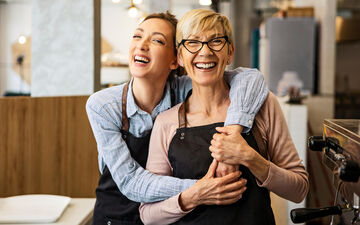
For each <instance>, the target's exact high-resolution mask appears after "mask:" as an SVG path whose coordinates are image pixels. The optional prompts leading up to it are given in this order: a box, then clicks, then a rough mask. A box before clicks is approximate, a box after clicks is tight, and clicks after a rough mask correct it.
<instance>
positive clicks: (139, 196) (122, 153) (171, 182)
mask: <svg viewBox="0 0 360 225" xmlns="http://www.w3.org/2000/svg"><path fill="white" fill-rule="evenodd" d="M86 111H87V114H88V118H89V121H90V124H91V127H92V130H93V133H94V136H95V139H96V142H97V148H98V153H99V162H102V161H103V163H104V164H105V165H106V166H107V167H108V168H109V170H110V173H111V175H112V178H113V180H114V181H115V183H116V185H117V186H118V188H119V190H120V192H121V193H122V194H124V195H125V196H126V197H127V198H129V199H130V200H132V201H136V202H146V203H148V202H156V201H162V200H165V199H168V198H170V197H172V196H175V195H177V194H179V193H180V192H182V191H184V190H186V189H187V188H189V187H191V186H192V185H193V184H194V183H195V181H194V180H185V179H184V180H181V179H178V178H174V177H169V176H159V175H155V174H152V173H150V172H149V171H147V170H145V169H144V168H142V167H141V166H140V165H139V164H138V163H137V162H136V161H135V160H134V159H133V158H132V157H131V155H130V151H129V149H128V147H127V145H126V143H125V141H124V140H123V139H122V135H121V132H120V128H121V124H117V123H119V122H118V120H116V119H114V118H115V117H116V116H117V117H118V116H119V112H115V111H114V109H111V108H110V107H109V108H105V107H100V106H99V104H98V103H97V101H96V99H95V98H94V97H92V96H91V97H90V98H89V100H88V101H87V104H86ZM120 115H121V112H120ZM120 121H121V119H120ZM144 151H148V149H144ZM100 164H101V163H100ZM100 170H101V165H100ZM101 172H102V171H101Z"/></svg>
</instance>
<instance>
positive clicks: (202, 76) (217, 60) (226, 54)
mask: <svg viewBox="0 0 360 225" xmlns="http://www.w3.org/2000/svg"><path fill="white" fill-rule="evenodd" d="M223 36H225V34H224V31H223V29H222V27H221V26H220V25H218V26H216V27H215V29H211V30H205V31H203V32H199V33H195V34H191V35H190V36H189V37H188V38H187V39H191V40H197V41H202V42H204V41H205V42H206V41H209V40H212V39H214V38H218V37H223ZM233 55H234V49H233V46H232V45H231V44H229V43H228V42H227V43H225V46H224V47H223V48H222V49H221V50H220V51H214V50H211V49H210V48H209V47H208V45H206V44H203V46H202V48H201V50H200V51H199V52H196V53H191V52H189V51H188V50H187V49H186V48H185V47H184V46H181V47H180V49H179V54H178V61H179V64H180V65H183V66H184V67H185V69H186V72H187V73H188V75H189V76H190V78H191V79H192V80H193V82H195V83H197V84H199V85H205V86H207V85H211V84H214V83H216V82H218V81H219V80H221V79H223V74H224V71H225V67H226V65H227V64H230V63H231V61H232V59H233Z"/></svg>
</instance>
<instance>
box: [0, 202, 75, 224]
mask: <svg viewBox="0 0 360 225" xmlns="http://www.w3.org/2000/svg"><path fill="white" fill-rule="evenodd" d="M70 200H71V198H69V197H65V196H58V195H20V196H14V197H8V198H0V223H53V222H55V221H56V220H57V219H58V218H59V217H60V216H61V214H62V213H63V212H64V210H65V209H66V207H67V206H68V204H69V203H70Z"/></svg>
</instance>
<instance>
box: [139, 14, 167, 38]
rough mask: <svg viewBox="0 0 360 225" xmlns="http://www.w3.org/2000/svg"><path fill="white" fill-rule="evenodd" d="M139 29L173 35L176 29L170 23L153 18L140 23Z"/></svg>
mask: <svg viewBox="0 0 360 225" xmlns="http://www.w3.org/2000/svg"><path fill="white" fill-rule="evenodd" d="M138 29H141V30H144V31H145V30H149V31H156V32H162V33H164V34H165V33H166V34H171V33H172V31H173V29H174V28H173V26H172V25H171V23H170V22H169V21H166V20H164V19H160V18H151V19H147V20H145V21H143V22H142V23H140V24H139V26H138Z"/></svg>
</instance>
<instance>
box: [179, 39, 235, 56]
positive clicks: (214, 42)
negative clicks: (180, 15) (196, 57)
mask: <svg viewBox="0 0 360 225" xmlns="http://www.w3.org/2000/svg"><path fill="white" fill-rule="evenodd" d="M228 41H229V38H228V36H223V37H217V38H213V39H211V40H209V41H198V40H192V39H183V40H182V41H181V42H180V44H179V46H180V45H184V47H185V48H186V50H188V51H189V52H191V53H192V54H195V53H197V52H199V51H200V50H201V49H202V48H203V47H204V44H206V45H207V46H208V47H209V49H211V50H212V51H215V52H218V51H221V49H223V48H224V46H225V44H226V42H228Z"/></svg>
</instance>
